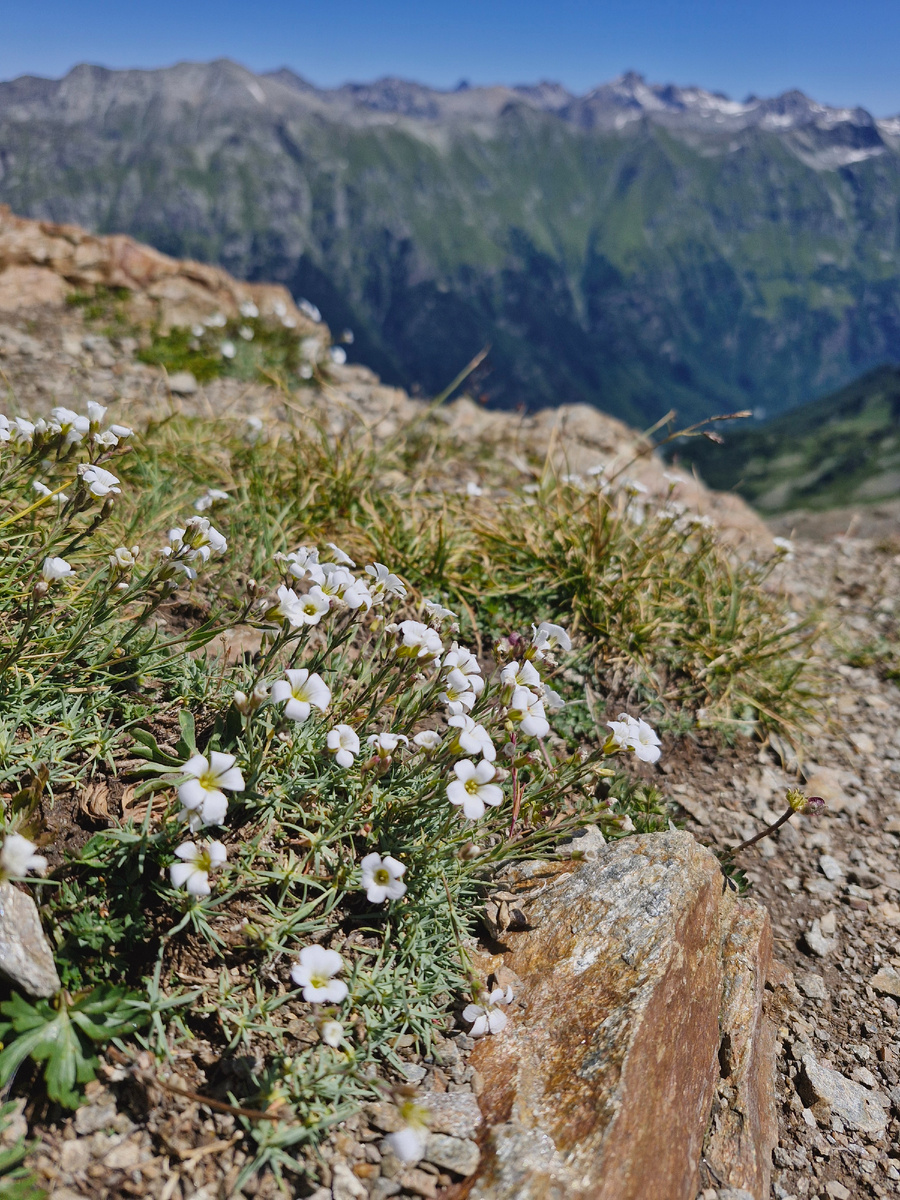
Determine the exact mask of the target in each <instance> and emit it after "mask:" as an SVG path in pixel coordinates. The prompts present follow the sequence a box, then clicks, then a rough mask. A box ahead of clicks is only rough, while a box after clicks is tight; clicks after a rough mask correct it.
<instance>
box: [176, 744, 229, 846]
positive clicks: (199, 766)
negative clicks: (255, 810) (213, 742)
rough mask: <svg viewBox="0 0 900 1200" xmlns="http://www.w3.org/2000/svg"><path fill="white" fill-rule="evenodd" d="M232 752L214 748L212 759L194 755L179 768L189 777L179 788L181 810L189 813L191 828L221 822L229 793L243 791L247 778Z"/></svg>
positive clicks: (182, 813)
mask: <svg viewBox="0 0 900 1200" xmlns="http://www.w3.org/2000/svg"><path fill="white" fill-rule="evenodd" d="M234 761H235V759H234V755H233V754H222V753H220V752H219V751H218V750H213V751H212V753H211V754H210V756H209V758H206V757H205V755H203V754H195V755H193V757H192V758H189V759H188V760H187V762H186V763H184V765H183V766H182V767H181V768H180V769H181V772H182V774H183V775H186V776H188V778H187V779H185V781H184V783H182V784H181V785H180V787H179V788H178V799H179V800H180V801H181V805H182V812H181V813H179V816H182V817H183V816H185V815H188V814H190V816H189V819H190V821H191V828H192V829H194V828H200V827H202V826H203V825H221V824H222V821H223V820H224V819H225V812H226V810H227V808H228V797H227V796H226V795H225V791H224V789H226V788H227V790H228V791H229V792H242V791H243V790H244V777H243V775H242V774H241V772H240V771H239V770H238V768H237V767H236V766H235V765H234Z"/></svg>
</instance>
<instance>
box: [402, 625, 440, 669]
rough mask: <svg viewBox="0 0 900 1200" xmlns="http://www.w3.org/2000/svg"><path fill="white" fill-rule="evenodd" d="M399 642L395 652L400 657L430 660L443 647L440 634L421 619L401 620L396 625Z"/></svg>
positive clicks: (435, 656)
mask: <svg viewBox="0 0 900 1200" xmlns="http://www.w3.org/2000/svg"><path fill="white" fill-rule="evenodd" d="M397 629H398V630H399V632H400V637H401V639H402V640H401V643H400V648H399V649H398V651H397V653H398V654H399V655H400V657H401V658H420V659H423V660H425V661H428V662H430V661H431V660H432V659H435V658H437V657H438V655H439V654H441V653H442V651H443V649H444V643H443V642H442V641H441V638H440V634H439V633H438V632H437V630H435V629H429V628H428V626H427V625H423V624H422V622H421V621H401V622H400V624H399V625H398V626H397Z"/></svg>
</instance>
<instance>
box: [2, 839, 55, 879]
mask: <svg viewBox="0 0 900 1200" xmlns="http://www.w3.org/2000/svg"><path fill="white" fill-rule="evenodd" d="M36 849H37V846H36V845H35V844H34V842H30V841H29V840H28V838H26V837H22V835H21V834H20V833H8V834H7V835H6V837H5V838H4V839H3V845H2V846H0V876H2V877H3V878H4V879H24V878H25V876H26V875H27V874H28V873H29V871H34V872H36V873H37V874H38V875H43V873H44V872H45V871H46V870H47V860H46V858H44V856H43V854H35V850H36Z"/></svg>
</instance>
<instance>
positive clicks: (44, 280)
mask: <svg viewBox="0 0 900 1200" xmlns="http://www.w3.org/2000/svg"><path fill="white" fill-rule="evenodd" d="M70 290H71V289H70V288H68V287H67V286H66V283H65V280H63V279H60V277H59V275H57V274H56V272H55V271H51V270H49V268H47V267H20V266H12V267H7V268H6V270H5V271H4V272H3V273H2V274H0V311H2V312H15V311H17V310H18V309H22V308H35V307H36V306H37V305H40V304H49V305H52V306H53V307H54V308H58V307H59V306H60V305H62V304H64V303H65V299H66V295H67V293H68V292H69V291H70Z"/></svg>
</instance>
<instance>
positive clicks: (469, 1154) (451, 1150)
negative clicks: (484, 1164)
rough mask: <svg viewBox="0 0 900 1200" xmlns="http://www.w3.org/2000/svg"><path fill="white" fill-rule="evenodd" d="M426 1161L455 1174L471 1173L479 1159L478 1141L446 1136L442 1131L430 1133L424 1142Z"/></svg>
mask: <svg viewBox="0 0 900 1200" xmlns="http://www.w3.org/2000/svg"><path fill="white" fill-rule="evenodd" d="M423 1157H424V1159H425V1161H426V1162H430V1163H434V1165H435V1166H436V1167H443V1168H444V1169H445V1170H446V1171H453V1172H454V1173H455V1174H456V1175H472V1174H473V1173H474V1172H475V1170H476V1169H477V1167H478V1163H479V1161H480V1159H481V1151H480V1150H479V1149H478V1143H477V1142H473V1141H471V1140H470V1139H469V1138H456V1137H447V1135H446V1134H443V1133H430V1134H429V1135H428V1141H427V1142H426V1144H425V1154H424V1155H423Z"/></svg>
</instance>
